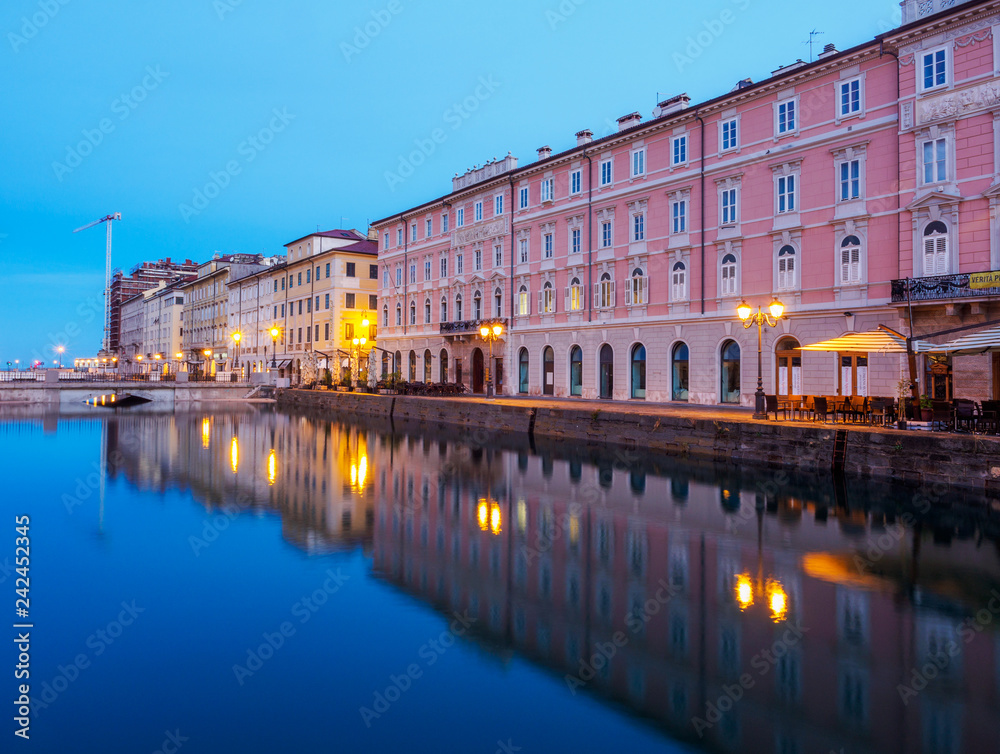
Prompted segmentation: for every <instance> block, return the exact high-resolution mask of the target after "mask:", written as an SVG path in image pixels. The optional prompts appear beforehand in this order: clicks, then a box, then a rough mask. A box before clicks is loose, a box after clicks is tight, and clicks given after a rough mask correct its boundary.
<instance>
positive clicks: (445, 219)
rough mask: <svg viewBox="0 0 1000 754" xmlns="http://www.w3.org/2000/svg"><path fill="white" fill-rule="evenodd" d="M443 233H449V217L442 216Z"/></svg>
mask: <svg viewBox="0 0 1000 754" xmlns="http://www.w3.org/2000/svg"><path fill="white" fill-rule="evenodd" d="M441 232H442V233H447V232H448V215H446V214H445V215H441Z"/></svg>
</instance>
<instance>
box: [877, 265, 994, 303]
mask: <svg viewBox="0 0 1000 754" xmlns="http://www.w3.org/2000/svg"><path fill="white" fill-rule="evenodd" d="M907 284H909V286H910V296H909V300H910V301H938V300H941V299H947V298H980V297H983V296H1000V288H970V287H969V273H968V272H960V273H958V274H956V275H932V276H930V277H923V278H904V279H902V280H893V281H892V303H894V304H900V303H906V301H907V297H906V286H907Z"/></svg>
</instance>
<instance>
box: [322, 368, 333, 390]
mask: <svg viewBox="0 0 1000 754" xmlns="http://www.w3.org/2000/svg"><path fill="white" fill-rule="evenodd" d="M321 381H322V383H323V387H325V388H326V389H327V390H329V389H330V387H331V386H332V385H333V374H331V373H330V370H329V369H324V370H323V378H322V380H321Z"/></svg>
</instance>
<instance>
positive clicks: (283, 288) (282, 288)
mask: <svg viewBox="0 0 1000 754" xmlns="http://www.w3.org/2000/svg"><path fill="white" fill-rule="evenodd" d="M291 282H292V279H291V278H288V283H289V286H290V285H291ZM281 290H285V277H284V275H282V277H281Z"/></svg>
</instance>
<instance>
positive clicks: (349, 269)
mask: <svg viewBox="0 0 1000 754" xmlns="http://www.w3.org/2000/svg"><path fill="white" fill-rule="evenodd" d="M347 277H349V278H352V277H355V272H354V262H348V263H347Z"/></svg>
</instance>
